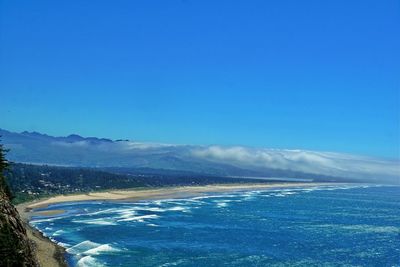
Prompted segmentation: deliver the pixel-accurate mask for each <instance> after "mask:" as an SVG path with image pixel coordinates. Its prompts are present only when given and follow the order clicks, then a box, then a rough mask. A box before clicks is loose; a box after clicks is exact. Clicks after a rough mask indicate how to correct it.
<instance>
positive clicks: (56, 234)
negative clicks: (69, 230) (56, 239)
mask: <svg viewBox="0 0 400 267" xmlns="http://www.w3.org/2000/svg"><path fill="white" fill-rule="evenodd" d="M64 233H66V232H65V231H64V230H62V229H61V230H57V231H55V232H54V233H53V236H59V235H61V234H64Z"/></svg>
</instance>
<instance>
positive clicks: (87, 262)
mask: <svg viewBox="0 0 400 267" xmlns="http://www.w3.org/2000/svg"><path fill="white" fill-rule="evenodd" d="M76 266H77V267H102V266H104V265H103V264H101V263H100V262H99V261H98V260H96V259H95V258H93V257H92V256H85V257H83V258H81V259H80V260H79V261H78V263H77V264H76Z"/></svg>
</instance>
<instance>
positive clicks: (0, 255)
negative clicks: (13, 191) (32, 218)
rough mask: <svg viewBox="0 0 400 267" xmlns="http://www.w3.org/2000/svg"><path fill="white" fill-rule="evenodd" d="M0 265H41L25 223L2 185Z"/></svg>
mask: <svg viewBox="0 0 400 267" xmlns="http://www.w3.org/2000/svg"><path fill="white" fill-rule="evenodd" d="M0 178H1V177H0ZM0 266H1V267H3V266H7V267H8V266H10V267H11V266H12V267H14V266H29V267H30V266H32V267H36V266H39V265H38V263H37V260H36V257H35V253H34V249H33V246H32V244H31V242H30V241H29V239H28V237H27V235H26V229H25V227H24V224H23V222H22V220H21V218H20V216H19V214H18V212H17V210H16V208H15V207H14V206H13V205H12V204H11V203H10V201H9V199H8V197H7V195H6V194H5V193H4V191H3V190H2V188H1V186H0Z"/></svg>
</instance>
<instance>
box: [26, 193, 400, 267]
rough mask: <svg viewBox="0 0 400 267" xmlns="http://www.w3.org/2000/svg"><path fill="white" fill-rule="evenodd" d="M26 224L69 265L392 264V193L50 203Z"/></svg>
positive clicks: (399, 213)
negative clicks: (60, 248) (54, 213)
mask: <svg viewBox="0 0 400 267" xmlns="http://www.w3.org/2000/svg"><path fill="white" fill-rule="evenodd" d="M48 209H62V210H65V211H66V212H65V213H63V214H61V215H57V216H35V217H33V218H32V221H31V222H30V223H31V225H33V226H34V227H36V228H38V229H39V230H40V231H41V232H42V233H43V234H44V235H45V236H47V237H49V238H51V239H52V240H53V241H55V242H57V243H58V244H60V245H61V246H64V247H65V248H66V249H67V250H66V251H67V255H66V257H67V261H68V264H69V265H70V266H160V267H161V266H162V267H167V266H400V187H395V186H372V185H371V186H369V185H349V186H336V185H329V186H319V187H316V188H307V187H303V188H295V189H288V188H282V189H279V188H275V189H269V190H262V191H244V192H233V193H232V192H230V193H213V194H210V195H205V196H200V197H191V198H184V199H165V200H146V201H139V202H105V201H90V202H89V201H86V202H74V203H64V204H55V205H52V206H50V207H48V208H46V209H43V210H48Z"/></svg>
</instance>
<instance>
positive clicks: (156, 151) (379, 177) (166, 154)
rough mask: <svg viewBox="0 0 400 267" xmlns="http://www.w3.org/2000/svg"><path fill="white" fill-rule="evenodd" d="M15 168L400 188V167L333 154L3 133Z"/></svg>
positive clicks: (395, 162)
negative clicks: (331, 180)
mask: <svg viewBox="0 0 400 267" xmlns="http://www.w3.org/2000/svg"><path fill="white" fill-rule="evenodd" d="M0 135H1V136H2V141H3V143H4V144H5V146H6V147H7V148H10V149H11V151H10V152H9V157H10V159H11V160H13V161H16V162H28V163H36V164H54V165H67V166H84V167H124V168H153V169H167V170H177V171H191V172H196V173H203V174H211V175H231V176H286V177H289V176H292V177H293V176H299V175H300V176H303V177H306V176H307V174H310V175H311V174H313V175H314V176H315V175H321V176H330V177H343V178H352V179H358V180H360V181H372V182H390V183H400V181H399V179H400V178H399V177H400V163H399V161H394V160H393V161H391V160H383V159H377V158H371V157H365V156H356V155H350V154H342V153H333V152H316V151H306V150H286V149H267V148H248V147H241V146H233V147H223V146H218V145H214V146H190V145H172V144H158V143H141V142H134V141H129V140H118V141H112V140H109V139H104V138H103V139H100V138H95V137H88V138H84V137H81V136H78V135H70V136H67V137H53V136H48V135H44V134H40V133H35V132H34V133H29V132H23V133H13V132H9V131H6V130H0Z"/></svg>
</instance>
